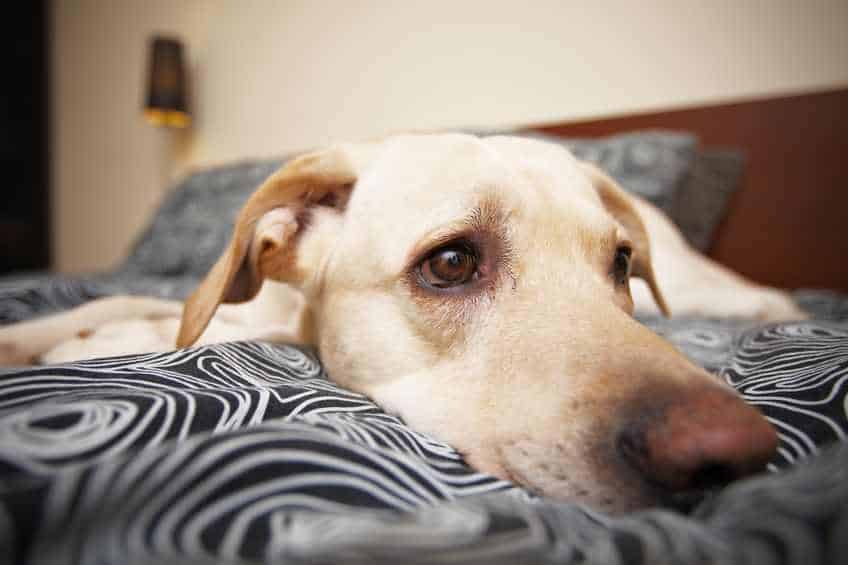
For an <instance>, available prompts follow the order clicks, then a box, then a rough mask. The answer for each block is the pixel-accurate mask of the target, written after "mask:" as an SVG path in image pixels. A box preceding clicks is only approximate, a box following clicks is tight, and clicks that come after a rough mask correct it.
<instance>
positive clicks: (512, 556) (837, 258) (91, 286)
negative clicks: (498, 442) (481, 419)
mask: <svg viewBox="0 0 848 565" xmlns="http://www.w3.org/2000/svg"><path fill="white" fill-rule="evenodd" d="M846 108H848V90H839V91H832V92H826V93H817V94H808V95H801V96H793V97H786V98H779V99H768V100H755V101H748V102H744V103H736V104H723V105H714V106H703V107H698V108H689V109H685V110H675V111H670V112H658V113H652V114H644V115H639V116H622V117H618V118H611V119H604V120H592V121H588V122H579V123H567V124H564V123H563V124H546V125H541V126H534V127H532V128H524V129H523V130H521V131H520V132H517V133H520V134H522V135H533V136H542V137H545V138H547V139H550V140H551V141H553V142H556V143H563V144H565V145H567V146H568V147H570V148H571V149H572V150H573V151H575V152H576V153H577V154H579V155H580V156H582V157H583V158H586V159H590V160H593V161H596V162H598V163H599V164H600V165H601V166H603V167H604V168H606V169H607V170H608V171H609V172H610V173H611V174H612V175H613V176H615V177H616V178H618V179H619V181H620V182H621V183H622V184H623V185H624V186H625V188H627V189H629V190H633V191H635V192H638V193H640V194H642V195H643V196H646V197H648V198H650V199H651V200H652V201H654V202H655V203H656V204H657V205H659V206H660V207H662V208H663V209H664V210H666V211H667V212H668V213H669V214H670V215H671V216H672V218H673V219H675V221H677V222H678V224H679V225H680V226H681V228H682V229H683V230H684V233H685V234H686V236H687V237H688V238H689V239H690V241H691V242H692V244H693V245H695V246H696V247H699V248H700V249H702V250H703V251H705V252H707V253H709V254H710V255H712V256H713V257H714V258H716V259H717V260H720V261H722V262H724V263H726V264H728V265H730V266H732V267H734V268H736V269H737V270H740V271H742V272H743V273H745V274H746V275H748V276H750V277H752V278H754V279H755V280H758V281H760V282H764V283H769V284H776V285H781V286H785V287H787V288H791V289H793V290H792V293H793V294H792V296H793V297H794V298H795V299H796V301H797V302H798V303H799V305H800V306H801V307H802V308H804V309H805V310H806V311H807V312H809V314H810V316H811V319H810V320H807V321H801V322H790V323H782V324H761V323H758V322H755V321H751V320H742V321H728V320H716V319H691V318H690V319H677V318H672V319H669V320H666V319H662V318H653V317H646V318H643V319H641V321H642V322H643V323H645V324H647V325H648V326H649V327H651V328H653V329H654V330H655V331H657V332H658V333H660V334H662V335H664V336H666V337H667V338H668V339H669V340H671V342H672V343H674V344H675V345H676V346H677V347H679V348H680V349H681V350H682V351H683V352H684V353H686V354H687V355H688V356H690V357H691V358H692V359H693V360H694V361H695V362H696V363H698V364H700V365H701V366H704V367H706V368H707V369H709V370H710V371H712V372H713V373H715V374H716V378H720V379H723V380H725V381H726V382H728V383H730V384H732V385H733V386H734V387H735V388H736V389H737V390H739V392H740V393H741V394H742V395H743V396H744V397H745V398H746V399H747V400H749V401H750V402H751V403H753V404H754V405H756V406H757V407H758V408H759V409H761V410H762V411H763V412H764V413H765V415H766V416H767V417H768V418H769V420H770V421H771V422H772V423H774V425H775V426H776V427H777V429H778V431H779V433H780V438H781V443H780V449H779V453H778V455H777V456H776V457H775V459H774V460H773V461H772V462H771V464H770V465H769V471H770V473H768V474H764V475H761V476H759V477H755V478H752V479H749V480H745V481H739V482H737V483H734V484H732V485H730V486H729V487H727V488H726V489H724V490H723V491H721V492H719V493H717V494H716V495H715V496H711V497H709V498H708V499H706V500H705V501H704V502H703V503H701V504H700V505H699V506H698V507H697V508H696V509H695V510H694V511H693V512H692V513H691V514H689V515H683V514H680V513H677V512H673V511H671V510H665V509H659V508H657V509H648V510H644V511H640V512H635V513H632V514H628V515H624V516H616V517H613V516H607V515H604V514H601V513H598V512H595V511H593V510H591V509H588V508H586V507H583V506H579V505H575V504H569V503H568V502H562V501H559V502H557V501H553V500H548V499H544V498H540V497H537V496H534V495H533V494H532V493H529V492H526V491H524V490H522V489H521V488H519V487H517V486H515V485H513V484H511V483H508V482H506V481H502V480H498V479H496V478H494V477H491V476H488V475H485V474H481V473H478V472H476V471H475V470H473V469H471V468H470V467H468V466H467V465H465V463H464V462H463V460H462V458H461V457H460V455H459V454H458V453H457V452H456V451H454V450H453V449H452V448H451V447H450V446H449V445H446V444H444V443H442V442H440V441H438V440H437V439H435V438H432V437H427V436H425V435H423V434H420V433H418V432H416V431H415V430H413V429H411V428H409V427H407V426H406V425H404V423H403V422H402V421H400V420H399V419H398V418H396V417H394V416H392V415H389V414H387V413H385V412H383V411H382V410H381V409H380V408H379V407H378V406H376V405H375V404H374V403H372V402H371V401H370V400H369V399H368V398H366V397H364V396H362V395H359V394H356V393H352V392H350V391H347V390H344V389H341V388H339V387H337V386H336V385H334V384H333V383H332V381H331V380H329V378H328V376H327V374H326V373H325V371H324V369H323V368H322V366H321V363H320V360H319V359H318V358H317V357H316V355H315V353H314V352H313V351H311V350H309V349H304V348H298V347H294V346H286V345H272V344H268V343H262V342H236V343H226V344H218V345H212V346H206V347H195V348H189V349H184V350H178V351H173V352H168V353H156V354H145V355H135V356H124V357H115V358H106V359H94V360H89V361H82V362H77V363H70V364H65V365H56V366H32V367H15V368H6V369H0V562H9V563H39V564H40V563H149V562H157V563H158V562H175V563H176V562H179V563H195V562H196V563H252V562H269V563H339V562H345V563H348V562H350V563H356V562H368V563H372V562H383V563H400V562H403V563H414V562H440V563H441V562H458V563H554V562H555V563H604V564H606V563H803V564H804V565H812V564H814V563H840V562H844V561H845V559H846V557H845V556H846V555H848V445H846V444H845V442H844V440H845V437H846V432H848V416H846V412H848V296H846V294H844V293H846V292H848V278H846V275H847V274H848V270H846V269H845V268H844V265H843V264H842V263H840V262H841V261H842V260H843V258H844V257H845V252H846V249H845V242H846V241H848V238H844V237H843V238H836V237H834V233H835V232H832V231H831V230H834V229H835V227H834V226H836V225H838V226H839V227H840V228H841V225H842V217H843V216H844V210H845V209H846V208H848V206H846V205H848V200H846V198H848V196H846V193H845V191H844V190H842V187H841V185H839V184H836V183H837V182H839V180H840V178H841V175H840V174H839V173H844V172H845V170H846V165H845V164H844V162H843V159H844V155H845V154H846V149H848V121H846V119H848V118H847V117H848V113H847V112H845V111H844V110H845V109H846ZM775 116H777V117H779V119H777V120H776V119H775ZM799 124H802V126H799ZM284 161H285V159H269V160H261V161H245V162H240V163H234V164H231V165H226V166H222V167H217V168H212V169H205V170H200V171H197V172H194V173H192V174H190V175H188V176H187V177H186V178H185V179H184V180H183V181H182V182H180V183H179V184H178V185H177V186H175V187H174V188H173V189H172V190H171V191H170V192H169V193H168V195H167V197H166V199H165V200H164V201H163V203H162V205H161V207H160V209H159V211H158V212H157V214H156V215H155V217H154V218H153V219H152V220H151V222H150V224H149V226H148V228H147V230H146V231H145V232H144V233H143V234H142V235H141V236H140V238H139V239H138V241H137V242H136V243H135V245H134V246H133V248H132V249H131V250H130V252H129V254H128V256H127V259H126V261H124V262H123V263H122V264H121V265H118V266H117V267H116V268H114V269H112V270H110V271H108V272H102V273H94V274H91V275H89V276H84V277H69V276H58V275H54V274H50V273H21V274H18V275H14V276H10V277H6V278H3V279H0V323H11V322H14V321H17V320H24V319H28V318H32V317H35V316H39V315H43V314H46V313H50V312H55V311H58V310H62V309H65V308H69V307H72V306H74V305H77V304H81V303H83V302H85V301H88V300H91V299H92V298H95V297H99V296H107V295H111V294H119V293H121V294H126V293H134V294H149V295H156V296H163V297H169V298H182V297H184V296H185V295H186V294H187V293H188V292H190V291H191V290H192V289H193V287H194V286H195V285H196V284H197V282H198V281H199V279H200V277H202V276H203V275H204V274H205V272H206V270H207V269H208V268H209V266H210V265H211V263H212V262H213V261H214V259H215V258H216V257H217V254H218V253H219V252H220V250H221V249H222V248H223V246H224V245H225V243H226V238H227V236H228V231H229V227H230V226H231V225H232V220H233V214H234V212H235V211H236V210H237V209H238V208H239V206H240V204H241V203H242V202H243V201H244V199H246V198H247V196H248V195H249V194H250V192H251V191H252V190H253V189H254V188H255V187H256V186H258V185H259V184H260V183H261V181H262V180H263V179H264V178H265V177H267V176H268V175H269V174H270V173H271V172H273V171H274V170H275V169H276V168H277V167H278V166H279V165H280V164H281V163H282V162H284ZM773 168H778V169H779V173H774V172H773V171H772V169H773ZM802 184H803V186H802ZM796 192H797V193H800V194H796ZM810 192H812V193H813V195H812V196H810V194H809V193H810ZM775 194H781V195H782V196H775ZM776 199H778V200H782V203H781V205H779V206H771V207H768V206H763V202H764V201H765V202H775V200H776ZM793 199H794V200H793ZM758 200H759V203H758V202H757V201H758ZM767 208H768V209H767ZM799 209H800V210H801V211H802V212H804V214H811V215H812V217H804V218H795V217H793V216H797V215H799V213H798V210H799ZM835 220H838V221H835ZM834 222H835V223H834ZM769 226H770V227H771V228H772V230H771V232H774V233H771V232H770V231H769V230H767V229H766V230H764V228H765V227H769ZM799 226H800V227H799ZM785 230H796V233H795V234H794V235H792V234H791V232H790V235H788V236H787V235H786V233H784V232H785ZM798 230H801V231H802V232H803V233H799V232H798ZM761 231H765V232H766V234H765V235H763V234H761V233H760V232H761ZM778 232H779V233H778ZM761 237H765V238H766V240H765V241H766V242H767V243H766V244H763V243H762V241H763V240H762V239H761ZM813 247H815V249H813ZM811 256H812V257H811ZM776 257H779V258H780V261H779V265H777V263H778V261H776V259H775V258H776ZM834 262H835V265H834V264H833V263H834ZM770 265H771V268H768V267H769V266H770Z"/></svg>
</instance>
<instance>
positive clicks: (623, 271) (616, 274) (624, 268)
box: [612, 245, 633, 285]
mask: <svg viewBox="0 0 848 565" xmlns="http://www.w3.org/2000/svg"><path fill="white" fill-rule="evenodd" d="M632 255H633V251H632V250H631V249H630V248H629V247H627V246H624V245H622V246H620V247H619V248H618V249H616V250H615V259H613V263H612V278H613V280H614V281H615V284H616V285H623V284H627V281H628V280H629V279H630V258H631V256H632Z"/></svg>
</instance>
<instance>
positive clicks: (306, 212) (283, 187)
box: [177, 145, 370, 347]
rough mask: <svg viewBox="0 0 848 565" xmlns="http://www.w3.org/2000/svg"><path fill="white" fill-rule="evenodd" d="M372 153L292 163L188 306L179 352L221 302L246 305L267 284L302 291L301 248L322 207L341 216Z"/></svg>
mask: <svg viewBox="0 0 848 565" xmlns="http://www.w3.org/2000/svg"><path fill="white" fill-rule="evenodd" d="M369 155H370V147H369V146H366V145H343V146H337V147H334V148H331V149H327V150H325V151H319V152H315V153H310V154H307V155H304V156H302V157H299V158H297V159H294V160H293V161H290V162H289V163H288V164H287V165H285V166H284V167H283V168H281V169H280V170H278V171H277V172H276V173H274V174H273V175H271V176H270V177H269V178H268V179H267V180H266V181H265V182H264V183H263V184H262V186H260V187H259V188H258V189H257V190H256V192H254V193H253V195H252V196H251V197H250V198H249V199H248V201H247V202H246V203H245V205H244V206H243V207H242V209H241V211H240V212H239V215H238V217H237V218H236V222H235V227H234V229H233V236H232V239H231V240H230V243H229V246H228V247H227V249H226V250H225V251H224V253H223V254H222V255H221V257H220V258H219V259H218V261H217V262H216V263H215V265H214V266H213V267H212V269H211V270H210V271H209V273H208V274H207V275H206V278H205V279H204V280H203V281H202V282H201V283H200V285H199V286H198V287H197V289H196V290H195V291H194V293H193V294H192V295H191V296H190V297H189V298H188V300H186V302H185V307H184V308H183V316H182V322H181V325H180V331H179V334H178V336H177V347H187V346H189V345H191V344H192V343H194V342H195V341H196V340H197V338H199V337H200V335H201V334H202V333H203V330H205V329H206V326H207V325H208V324H209V321H210V320H211V319H212V316H213V315H214V314H215V311H216V309H217V308H218V305H219V304H221V303H222V302H246V301H248V300H250V299H251V298H253V297H254V296H255V295H256V294H257V293H258V292H259V289H260V288H261V286H262V282H263V280H264V279H266V278H270V279H274V280H278V281H282V282H289V283H292V284H294V285H299V284H301V283H303V282H304V278H305V277H306V273H304V272H303V269H302V268H301V267H302V265H299V262H298V248H299V246H300V245H301V243H302V241H303V239H304V235H305V232H307V231H308V230H309V220H310V214H311V213H312V212H313V211H315V208H316V207H318V206H321V207H329V208H334V209H336V210H338V211H341V210H342V209H343V208H344V207H345V206H346V205H347V200H348V198H349V197H350V193H351V191H352V189H353V185H354V183H355V182H356V179H357V176H358V173H359V171H361V170H362V168H363V167H364V166H365V164H366V163H367V161H368V159H369Z"/></svg>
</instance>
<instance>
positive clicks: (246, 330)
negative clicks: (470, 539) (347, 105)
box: [0, 133, 804, 513]
mask: <svg viewBox="0 0 848 565" xmlns="http://www.w3.org/2000/svg"><path fill="white" fill-rule="evenodd" d="M631 276H632V277H634V285H635V278H638V279H641V280H642V281H644V284H643V285H642V287H641V288H640V289H638V290H636V289H635V287H634V294H635V296H636V300H637V301H638V302H639V304H640V308H653V309H654V310H655V311H657V310H658V311H661V312H663V313H666V314H668V313H669V306H670V307H671V308H672V309H674V310H675V311H676V312H677V313H680V314H693V315H713V316H715V315H717V316H722V317H732V316H744V317H749V318H758V319H763V320H769V319H770V320H778V319H794V318H803V317H804V314H803V312H801V311H800V310H798V309H797V308H796V307H795V306H794V304H793V303H792V301H791V300H790V299H789V298H788V296H787V295H786V294H784V293H783V292H781V291H778V290H776V289H772V288H766V287H762V286H758V285H755V284H753V283H752V282H750V281H748V280H746V279H744V278H743V277H741V276H740V275H737V274H735V273H733V272H731V271H729V270H727V269H725V268H724V267H722V266H720V265H718V264H716V263H714V262H712V261H710V260H709V259H707V258H706V257H704V256H702V255H700V254H698V253H697V252H695V251H694V250H693V249H692V248H690V247H689V246H688V245H687V244H686V242H685V240H684V239H683V237H682V236H681V235H680V233H679V232H678V231H677V229H676V228H675V227H674V226H673V225H672V223H671V222H670V220H668V219H667V218H666V217H665V216H664V215H663V214H662V213H661V212H660V211H659V210H657V209H656V208H654V207H653V206H651V205H650V204H649V203H647V202H645V201H642V200H640V199H639V198H637V197H635V196H633V195H629V194H628V193H626V192H625V191H623V190H622V189H621V188H620V187H619V186H618V185H617V184H616V183H615V182H614V181H613V180H612V179H611V178H610V177H608V176H607V175H606V174H605V173H603V172H602V171H601V170H599V169H598V168H596V167H594V166H592V165H589V164H587V163H585V162H580V161H578V160H577V159H576V158H574V157H573V156H572V155H571V153H569V152H568V151H567V150H566V149H563V148H562V147H560V146H557V145H554V144H550V143H546V142H544V141H540V140H535V139H529V138H521V137H509V136H492V137H482V138H481V137H475V136H472V135H465V134H450V133H446V134H410V135H400V136H393V137H389V138H385V139H382V140H379V141H373V142H366V143H360V144H341V145H336V146H333V147H331V148H328V149H325V150H321V151H316V152H313V153H310V154H307V155H305V156H302V157H299V158H297V159H295V160H293V161H291V162H290V163H289V164H287V165H286V166H284V167H283V168H282V169H281V170H279V171H278V172H276V173H275V174H274V175H272V176H271V177H270V178H268V179H267V180H266V181H265V183H264V184H263V185H262V186H261V187H260V188H259V189H258V190H257V191H256V192H255V193H254V194H253V195H252V197H251V198H250V199H249V200H248V201H247V203H246V204H245V206H244V207H243V209H242V210H241V212H240V214H239V215H238V217H237V220H236V223H235V228H234V233H233V236H232V240H231V241H230V243H229V246H228V247H227V249H226V250H225V251H224V253H223V255H222V256H221V257H220V259H219V260H218V261H217V263H216V264H215V265H214V267H213V268H212V269H211V271H210V272H209V274H208V275H207V277H206V278H205V279H204V280H203V281H202V282H201V284H200V285H199V287H198V288H197V290H196V291H195V292H194V293H193V294H192V295H191V296H190V297H189V298H188V300H187V301H186V302H185V304H184V307H183V305H182V304H180V303H177V302H170V301H165V300H158V299H153V298H143V297H111V298H103V299H100V300H95V301H93V302H91V303H88V304H85V305H83V306H80V307H78V308H76V309H74V310H71V311H68V312H64V313H60V314H57V315H55V316H51V317H47V318H43V319H36V320H32V321H27V322H22V323H19V324H16V325H13V326H9V327H6V328H3V329H2V330H0V355H2V361H3V362H5V363H7V364H9V363H15V362H28V361H30V360H33V359H39V360H41V361H44V362H51V363H53V362H59V361H66V360H71V359H80V358H88V357H95V356H102V355H107V354H118V353H130V352H141V351H155V350H167V349H172V348H173V344H174V343H175V342H174V336H176V345H177V346H179V347H185V346H189V345H191V344H195V343H210V342H215V341H225V340H232V339H261V340H269V341H274V342H286V343H295V344H309V345H314V346H315V347H317V350H318V352H319V355H320V357H321V359H322V361H323V363H324V365H325V366H326V368H327V371H328V374H329V375H330V376H331V378H332V379H334V380H335V381H336V382H337V383H338V384H339V385H341V386H343V387H346V388H349V389H351V390H354V391H358V392H361V393H364V394H366V395H368V396H369V397H371V398H372V399H374V400H375V401H376V402H377V403H378V404H379V405H380V406H382V407H383V408H384V409H385V410H387V411H388V412H391V413H394V414H397V415H399V416H400V417H401V418H403V419H404V420H405V421H406V422H407V423H408V424H409V425H410V426H412V427H413V428H415V429H417V430H419V431H422V432H425V433H428V434H431V435H433V436H435V437H437V438H439V439H441V440H443V441H445V442H447V443H449V444H450V445H452V446H454V447H455V448H456V449H457V450H458V451H459V452H460V453H461V454H462V455H463V456H464V457H465V459H466V461H467V462H468V463H469V464H470V465H472V466H473V467H475V468H477V469H478V470H480V471H484V472H488V473H490V474H492V475H495V476H497V477H501V478H503V479H507V480H510V481H513V482H515V483H517V484H519V485H522V486H524V487H526V488H527V489H530V490H532V491H535V492H538V493H541V494H543V495H546V496H551V497H555V498H559V499H568V500H572V501H576V502H580V503H585V504H587V505H589V506H592V507H594V508H597V509H600V510H602V511H607V512H612V513H620V512H626V511H630V510H634V509H637V508H643V507H647V506H654V505H664V504H672V505H674V504H678V503H683V502H685V501H686V500H691V499H692V498H693V497H697V496H698V495H699V494H700V493H702V492H704V491H705V490H707V489H710V488H713V487H716V486H721V485H723V484H725V483H726V482H728V481H731V480H734V479H737V478H740V477H744V476H747V475H750V474H752V473H756V472H759V471H761V470H762V469H763V468H764V466H765V465H766V463H767V462H768V461H769V459H770V458H771V457H772V456H773V454H774V453H775V450H776V447H777V435H776V433H775V430H774V429H773V428H772V426H771V425H770V424H769V423H768V422H767V421H766V420H765V418H763V416H761V415H760V413H759V412H758V411H757V410H756V409H754V408H753V407H751V406H749V405H747V404H746V403H745V402H743V401H742V400H741V399H740V398H739V397H738V396H737V395H736V394H735V392H733V391H732V389H730V388H729V387H727V386H726V385H724V384H723V383H721V382H719V380H718V379H716V378H715V377H714V376H711V375H710V374H708V373H707V372H705V371H704V370H702V369H700V368H698V367H696V366H695V365H693V364H692V363H691V362H690V361H689V360H687V359H686V358H685V357H684V356H683V355H682V354H681V353H679V352H678V351H677V350H676V349H675V348H674V347H673V346H672V345H671V344H669V343H668V342H667V341H665V340H663V339H662V338H660V337H659V336H658V335H656V334H655V333H653V332H652V331H651V330H649V329H648V328H647V327H645V326H644V325H642V324H640V323H639V322H637V321H636V320H635V319H634V318H633V313H634V299H633V297H632V296H631V291H630V279H631ZM661 289H662V290H661ZM666 296H667V297H668V305H667V303H666V298H665V297H666ZM651 302H653V304H654V306H650V303H651Z"/></svg>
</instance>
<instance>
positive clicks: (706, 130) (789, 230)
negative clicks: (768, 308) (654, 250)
mask: <svg viewBox="0 0 848 565" xmlns="http://www.w3.org/2000/svg"><path fill="white" fill-rule="evenodd" d="M657 128H661V129H671V130H685V131H689V132H692V133H694V134H696V135H697V136H698V137H699V139H700V142H701V145H702V146H705V147H733V148H737V149H741V150H742V151H744V153H745V156H746V169H745V174H744V178H743V179H742V185H741V187H740V189H739V191H738V192H737V193H736V194H735V195H734V196H733V198H732V200H731V202H730V205H729V210H728V213H727V216H726V217H725V219H724V221H723V223H722V224H721V226H720V227H719V230H718V234H717V237H716V239H715V241H714V243H713V246H712V248H711V249H710V252H709V255H710V256H711V257H713V258H714V259H716V260H718V261H720V262H721V263H724V264H725V265H727V266H729V267H731V268H733V269H734V270H736V271H738V272H740V273H743V274H744V275H746V276H748V277H750V278H751V279H753V280H755V281H759V282H762V283H766V284H771V285H774V286H780V287H785V288H801V287H807V288H809V287H813V288H832V289H837V290H841V291H845V292H848V182H846V181H848V88H846V89H839V90H832V91H827V92H818V93H813V94H802V95H796V96H786V97H780V98H766V99H760V100H751V101H745V102H737V103H731V104H717V105H709V106H698V107H693V108H687V109H681V110H672V111H667V112H652V113H645V114H637V115H628V116H619V117H611V118H604V119H597V120H588V121H579V122H570V123H553V124H546V125H542V126H534V127H532V128H530V129H534V130H539V131H543V132H545V133H548V134H554V135H561V136H566V137H597V136H604V135H610V134H614V133H621V132H624V131H631V130H638V129H657Z"/></svg>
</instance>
